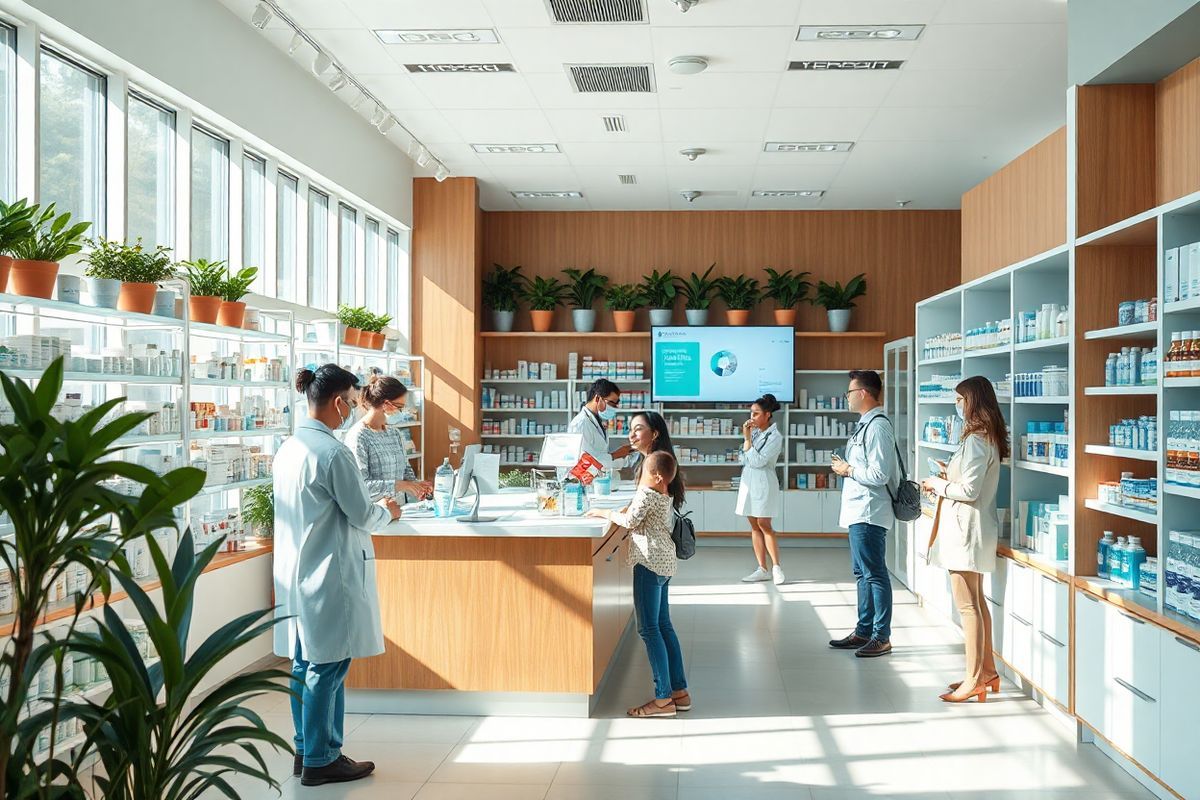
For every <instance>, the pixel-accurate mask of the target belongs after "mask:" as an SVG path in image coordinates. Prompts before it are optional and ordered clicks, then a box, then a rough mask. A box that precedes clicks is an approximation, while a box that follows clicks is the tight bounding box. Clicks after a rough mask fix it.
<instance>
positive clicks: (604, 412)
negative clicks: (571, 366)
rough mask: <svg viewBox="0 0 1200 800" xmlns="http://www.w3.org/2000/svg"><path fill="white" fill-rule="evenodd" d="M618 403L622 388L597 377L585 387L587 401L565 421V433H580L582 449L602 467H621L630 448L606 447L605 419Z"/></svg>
mask: <svg viewBox="0 0 1200 800" xmlns="http://www.w3.org/2000/svg"><path fill="white" fill-rule="evenodd" d="M620 407H621V390H620V388H619V387H618V386H617V385H616V384H615V383H613V382H612V381H610V380H607V379H605V378H600V379H599V380H597V381H595V382H594V383H592V385H591V386H589V387H588V391H587V402H586V403H585V404H584V406H583V408H581V409H579V413H578V414H576V415H575V418H574V419H572V420H571V423H570V424H569V425H567V433H579V434H582V435H583V451H584V452H585V453H587V454H589V455H590V456H591V457H592V458H594V459H596V460H597V461H599V462H600V463H601V464H603V465H604V467H605V469H620V468H621V467H623V466H624V465H625V457H626V456H628V455H629V454H630V453H631V452H633V448H632V447H630V446H629V445H628V444H624V445H621V446H620V447H618V448H617V449H616V450H613V451H612V452H609V449H608V423H609V421H610V420H612V419H613V418H614V417H616V416H617V410H618V409H619V408H620Z"/></svg>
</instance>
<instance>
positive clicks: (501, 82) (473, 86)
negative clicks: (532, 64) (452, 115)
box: [410, 72, 538, 111]
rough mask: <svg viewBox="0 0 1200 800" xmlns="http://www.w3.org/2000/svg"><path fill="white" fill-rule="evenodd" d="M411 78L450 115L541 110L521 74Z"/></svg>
mask: <svg viewBox="0 0 1200 800" xmlns="http://www.w3.org/2000/svg"><path fill="white" fill-rule="evenodd" d="M410 78H411V80H412V83H413V85H414V86H416V87H417V88H419V89H420V90H421V93H422V94H423V95H424V96H425V97H427V98H429V101H430V102H431V103H433V105H434V106H436V107H437V108H440V109H444V110H446V111H452V110H456V109H475V108H487V109H492V108H502V109H536V108H538V102H537V99H536V98H535V97H534V96H533V92H531V91H529V87H528V86H527V85H526V84H525V77H524V76H523V75H519V74H517V73H511V72H500V73H491V74H479V75H469V74H431V75H423V74H415V75H411V76H410Z"/></svg>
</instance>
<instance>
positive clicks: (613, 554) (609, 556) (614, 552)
mask: <svg viewBox="0 0 1200 800" xmlns="http://www.w3.org/2000/svg"><path fill="white" fill-rule="evenodd" d="M620 549H621V545H617V546H616V547H614V548H613V551H612V552H611V553H609V554H608V558H606V559H604V560H605V561H612V560H613V557H614V556H615V555H616V554H617V551H618V550H620Z"/></svg>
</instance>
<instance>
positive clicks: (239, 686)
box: [65, 530, 291, 800]
mask: <svg viewBox="0 0 1200 800" xmlns="http://www.w3.org/2000/svg"><path fill="white" fill-rule="evenodd" d="M146 544H147V546H148V547H149V550H150V558H151V559H152V560H153V562H154V565H155V567H156V569H157V571H158V578H159V581H160V582H161V584H162V606H163V613H162V614H160V613H159V611H158V608H157V607H156V606H155V603H154V601H152V600H151V599H150V596H149V595H148V594H147V593H146V592H145V591H144V590H143V589H142V588H141V587H140V586H139V585H138V583H137V581H135V580H134V579H133V578H131V577H129V576H128V575H123V574H118V575H117V579H118V580H119V581H120V583H121V588H122V589H123V590H124V591H126V592H127V593H128V594H129V600H130V602H131V603H132V604H133V606H134V608H136V609H137V612H138V615H139V616H140V617H141V621H142V623H143V624H144V625H145V627H146V633H147V635H148V638H149V641H150V643H151V644H152V645H153V648H154V650H155V651H156V652H157V654H158V661H157V662H156V663H154V664H152V665H150V666H149V667H147V666H146V665H145V664H144V659H143V657H142V655H141V654H140V653H139V652H138V649H137V647H136V645H135V644H134V639H133V636H132V635H131V633H130V631H129V629H128V627H127V626H126V624H125V622H124V621H123V620H122V619H121V616H120V614H118V613H117V612H116V611H115V610H114V609H113V607H112V606H106V607H105V608H104V614H103V622H102V623H101V624H100V625H99V626H98V632H97V633H94V634H91V633H77V634H76V635H75V636H74V637H73V638H72V640H71V649H72V650H74V651H75V652H77V653H80V654H82V655H84V656H86V657H88V658H92V659H95V660H96V662H97V663H99V664H102V665H104V668H105V669H106V671H107V672H108V674H109V676H110V678H111V680H112V690H111V692H110V693H109V695H108V697H107V698H106V699H105V700H104V701H103V702H101V703H96V702H90V701H84V702H72V703H69V704H67V706H66V708H65V710H66V713H68V714H71V715H73V716H75V717H77V718H78V719H79V720H80V722H81V723H82V726H83V731H84V734H85V735H86V736H87V740H88V744H89V746H90V749H92V750H94V751H95V752H96V753H97V754H98V755H99V757H100V763H101V764H102V765H103V767H104V769H103V773H104V774H103V775H102V776H97V777H96V783H97V785H98V786H99V788H100V790H101V792H102V796H103V797H105V798H106V800H191V798H196V797H200V796H202V795H204V794H205V792H206V791H207V790H213V792H220V793H222V794H224V795H225V796H226V797H230V798H237V797H239V796H240V795H239V794H238V793H237V792H236V791H234V789H233V786H232V785H231V784H230V783H229V781H228V780H227V777H228V776H230V775H237V774H241V775H246V776H248V777H252V778H257V779H258V780H260V781H262V782H263V783H264V784H265V785H266V786H267V787H269V788H271V789H275V790H276V791H278V789H279V784H278V782H277V781H276V780H275V779H274V778H273V777H272V776H271V772H270V770H269V769H268V767H267V763H266V760H265V759H264V758H263V755H262V753H261V752H260V746H263V745H265V746H270V747H272V748H273V749H275V750H278V751H285V752H286V751H290V749H291V748H290V746H289V744H288V742H286V741H284V739H283V738H282V737H280V736H279V735H278V734H276V733H273V732H271V731H270V730H269V729H268V728H267V726H266V724H265V723H264V722H263V719H262V717H260V716H259V715H258V714H257V713H255V712H254V711H252V710H251V709H250V708H248V707H247V703H248V702H249V701H250V700H252V699H253V698H255V697H258V696H263V695H269V694H274V693H283V694H286V693H289V689H288V681H289V678H290V676H289V674H288V673H286V672H283V671H282V670H277V669H271V670H256V671H253V672H245V673H241V674H239V675H235V676H233V677H231V678H229V679H227V680H226V681H224V682H223V683H221V684H220V685H218V686H217V687H216V688H215V689H213V690H212V691H211V692H209V693H208V694H202V688H203V686H204V685H205V683H206V682H207V681H208V680H209V678H210V676H211V675H212V674H213V672H214V671H215V670H216V669H217V668H218V667H219V666H220V664H221V662H222V661H223V660H225V659H226V658H227V657H229V656H230V655H232V654H233V653H235V652H236V651H237V650H240V649H241V648H243V647H245V646H247V645H249V644H250V643H251V642H253V641H254V640H255V639H257V638H258V637H260V636H262V635H263V634H265V633H268V632H269V631H270V630H271V628H272V627H273V626H274V625H275V623H276V620H275V619H273V618H272V617H273V614H274V611H273V609H269V608H268V609H263V610H261V611H253V612H250V613H247V614H243V615H241V616H240V617H237V618H236V619H233V620H231V621H230V622H227V623H225V624H224V625H223V626H221V627H220V628H219V629H217V630H216V631H215V632H213V633H212V634H211V635H210V636H209V637H208V638H207V639H205V640H204V641H203V642H202V643H201V644H200V646H199V647H197V648H196V649H195V650H194V651H192V652H190V653H189V652H188V647H187V641H188V635H189V633H190V631H191V627H192V612H193V610H194V607H195V592H196V583H197V581H198V580H199V579H200V575H201V573H202V572H203V571H204V569H205V568H206V567H207V566H208V565H209V563H210V562H211V561H212V559H213V556H215V555H216V553H217V550H218V549H219V548H220V546H221V543H220V542H213V543H212V544H211V545H209V546H208V547H207V548H205V549H204V551H203V552H202V553H200V554H199V555H198V556H197V555H195V548H194V545H193V541H192V534H191V531H190V530H189V531H188V532H187V533H186V534H185V535H184V536H183V539H182V540H181V541H180V543H179V549H178V551H177V552H176V554H175V559H174V561H173V563H170V564H168V563H167V560H166V556H165V555H163V552H162V550H161V549H160V548H159V546H158V544H157V543H156V542H155V541H154V540H153V539H148V540H147V542H146ZM160 698H161V699H160ZM198 698H202V699H198ZM239 751H240V752H239Z"/></svg>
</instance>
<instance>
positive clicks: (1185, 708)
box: [1159, 629, 1200, 797]
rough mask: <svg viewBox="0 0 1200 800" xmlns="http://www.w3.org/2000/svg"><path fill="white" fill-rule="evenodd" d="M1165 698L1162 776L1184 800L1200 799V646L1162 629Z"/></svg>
mask: <svg viewBox="0 0 1200 800" xmlns="http://www.w3.org/2000/svg"><path fill="white" fill-rule="evenodd" d="M1159 636H1160V639H1159V641H1160V643H1161V658H1162V685H1163V687H1164V688H1166V689H1167V690H1168V691H1169V692H1170V696H1169V697H1167V698H1162V699H1163V702H1162V703H1161V705H1162V708H1161V709H1160V710H1161V713H1162V719H1161V737H1160V741H1161V750H1160V752H1161V756H1160V759H1159V761H1160V763H1159V770H1160V772H1159V775H1160V777H1162V779H1163V780H1164V781H1165V782H1166V784H1167V785H1168V786H1170V787H1171V788H1172V789H1174V790H1175V791H1176V792H1177V793H1178V794H1179V795H1180V796H1182V797H1200V758H1197V749H1196V720H1197V719H1200V692H1198V691H1197V690H1196V678H1197V677H1200V645H1198V644H1196V643H1194V642H1190V641H1188V640H1186V639H1183V638H1181V637H1178V636H1176V635H1175V634H1174V633H1172V632H1171V631H1168V630H1161V629H1160V630H1159Z"/></svg>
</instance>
